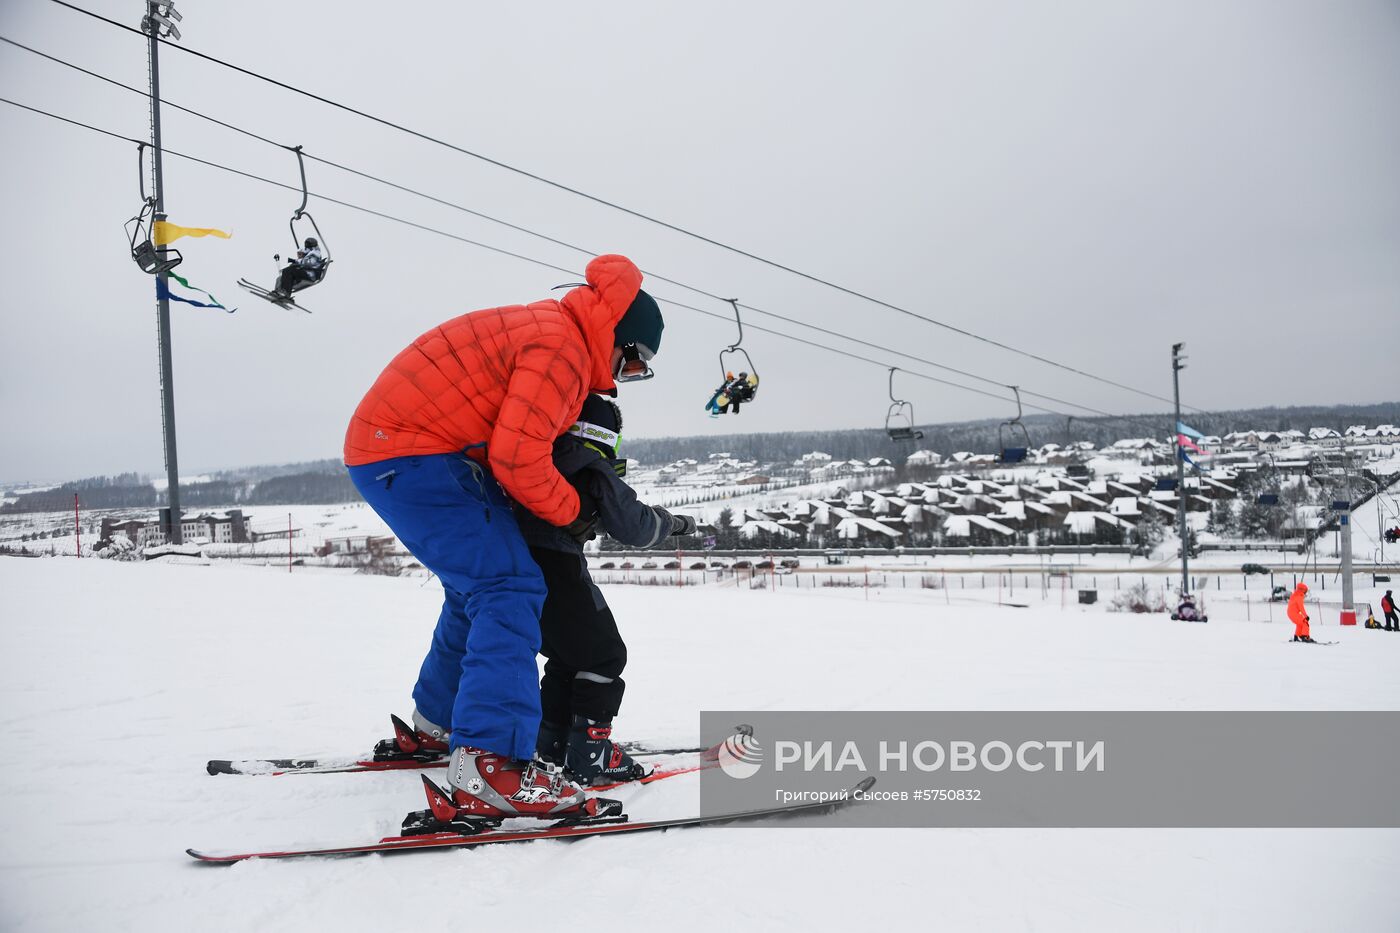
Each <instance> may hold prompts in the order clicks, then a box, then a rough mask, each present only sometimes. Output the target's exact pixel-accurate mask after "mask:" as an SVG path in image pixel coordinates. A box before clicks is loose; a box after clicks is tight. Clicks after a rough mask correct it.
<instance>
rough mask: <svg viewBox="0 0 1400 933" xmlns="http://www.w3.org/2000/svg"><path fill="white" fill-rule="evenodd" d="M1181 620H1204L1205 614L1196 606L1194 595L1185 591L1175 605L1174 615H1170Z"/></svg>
mask: <svg viewBox="0 0 1400 933" xmlns="http://www.w3.org/2000/svg"><path fill="white" fill-rule="evenodd" d="M1172 618H1174V619H1178V620H1180V621H1182V622H1205V621H1207V619H1206V617H1205V614H1204V613H1202V612H1201V611H1200V610H1199V609H1197V608H1196V597H1194V596H1192V595H1191V594H1190V593H1187V594H1186V595H1185V596H1182V597H1181V602H1180V603H1179V604H1178V605H1177V607H1176V615H1174V616H1172Z"/></svg>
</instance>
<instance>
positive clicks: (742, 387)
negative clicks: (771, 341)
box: [705, 298, 759, 418]
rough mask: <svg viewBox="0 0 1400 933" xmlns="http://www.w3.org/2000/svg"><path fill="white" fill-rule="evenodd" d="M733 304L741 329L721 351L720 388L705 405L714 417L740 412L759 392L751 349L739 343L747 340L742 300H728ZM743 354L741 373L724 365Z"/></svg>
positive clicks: (735, 320) (736, 321) (737, 322)
mask: <svg viewBox="0 0 1400 933" xmlns="http://www.w3.org/2000/svg"><path fill="white" fill-rule="evenodd" d="M725 300H726V301H728V302H729V303H730V304H731V305H733V306H734V323H735V324H736V325H737V326H738V328H739V336H738V339H736V340H735V341H734V342H733V343H732V344H730V345H729V346H728V347H726V348H724V349H723V350H721V351H719V372H720V382H719V388H718V389H716V390H715V391H714V393H713V394H712V395H711V396H710V400H709V402H708V403H706V405H705V409H706V411H708V412H709V413H710V417H711V418H716V417H719V416H720V415H721V414H726V413H731V412H732V413H734V414H738V412H739V408H740V406H741V405H745V404H747V403H749V402H752V401H753V400H754V398H755V397H756V396H757V395H758V382H759V379H758V368H757V367H756V366H754V364H753V357H751V356H749V351H747V350H745V349H744V348H743V347H742V346H740V344H742V343H743V342H744V321H743V318H742V317H741V316H740V314H739V299H737V298H727V299H725ZM735 354H738V355H741V356H743V358H744V362H745V364H747V368H746V369H740V370H739V375H738V376H735V375H734V369H732V368H731V367H729V366H727V365H726V364H725V357H727V356H733V355H735Z"/></svg>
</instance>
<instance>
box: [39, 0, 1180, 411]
mask: <svg viewBox="0 0 1400 933" xmlns="http://www.w3.org/2000/svg"><path fill="white" fill-rule="evenodd" d="M51 2H53V3H55V4H57V5H59V6H61V7H65V8H67V9H69V10H72V11H74V12H76V13H81V14H83V15H84V16H89V17H91V18H93V19H96V20H99V21H101V22H104V23H107V24H108V25H110V26H116V27H117V28H119V29H122V30H125V31H127V32H131V33H134V34H136V35H139V36H141V37H142V38H143V40H144V39H148V38H149V37H147V36H146V35H145V33H143V32H142V31H141V30H139V29H136V28H135V27H132V26H128V25H127V24H125V23H122V22H119V21H117V20H114V19H111V18H109V17H106V16H103V15H101V14H99V13H95V12H93V11H92V10H87V9H84V8H83V7H80V6H77V5H76V4H72V3H68V2H67V0H51ZM156 38H157V41H159V42H162V43H164V44H165V45H167V46H169V47H171V48H175V49H179V50H180V51H181V52H184V53H185V54H187V55H192V56H194V57H196V58H200V59H203V60H205V61H208V62H211V63H213V64H216V65H221V66H223V67H225V68H228V69H230V70H232V71H236V72H238V73H240V74H243V75H246V76H248V77H251V78H256V79H257V80H259V81H263V82H266V83H268V84H271V85H273V86H275V87H278V88H281V89H283V90H285V91H290V92H292V93H295V94H299V95H301V96H303V97H307V98H310V99H312V100H315V101H318V102H319V103H322V104H325V105H326V106H329V107H334V108H336V109H338V110H343V111H345V112H347V113H350V114H353V115H355V116H358V117H361V118H363V119H365V120H369V121H371V122H374V123H378V124H380V125H382V126H385V127H388V128H390V129H393V130H397V131H398V132H401V133H405V134H407V135H409V136H413V137H416V138H418V139H421V140H423V141H425V142H430V143H433V144H435V145H438V146H441V147H443V148H446V149H449V150H451V151H453V152H456V153H459V154H461V155H464V156H468V157H470V158H473V159H477V160H479V161H482V162H485V163H487V164H488V165H492V166H495V167H496V168H500V169H504V170H506V171H509V172H512V173H514V174H517V175H520V176H522V177H525V178H529V179H530V180H532V181H537V182H539V183H541V184H544V185H548V186H550V187H552V188H556V189H558V190H560V191H564V192H567V193H569V194H573V195H575V196H577V197H581V198H584V199H586V200H589V201H592V202H594V203H596V204H600V205H602V206H604V207H609V208H612V209H613V210H617V211H620V212H622V213H624V214H627V215H629V216H632V217H635V218H637V219H639V220H644V221H647V222H648V223H652V224H656V225H657V226H660V227H663V228H665V229H668V230H671V231H672V232H675V233H679V234H681V235H683V236H687V237H690V238H692V239H695V240H698V241H700V242H702V243H706V244H708V245H711V246H714V247H717V248H719V249H723V250H726V251H728V252H731V253H734V254H736V255H739V256H743V257H745V258H747V259H751V260H753V261H755V262H759V263H762V264H764V265H767V266H769V267H771V268H774V269H778V270H780V271H783V272H787V273H789V274H791V275H795V276H798V277H799V278H803V279H806V280H808V281H810V282H813V283H816V284H818V285H822V286H825V287H827V288H831V289H833V290H835V291H839V292H842V293H843V294H846V295H850V296H851V297H853V298H859V299H861V300H864V301H868V302H870V303H871V304H875V305H878V306H880V307H883V308H886V309H888V310H891V311H895V312H897V313H899V314H903V315H906V316H908V317H912V318H915V319H917V320H921V321H924V322H926V323H928V324H932V325H934V326H936V327H940V328H943V329H944V330H948V331H951V332H953V333H956V334H959V335H961V336H964V337H968V338H970V339H973V340H977V341H980V342H982V343H985V344H988V345H989V346H993V347H996V348H998V349H1001V350H1005V351H1007V352H1010V353H1014V354H1017V355H1019V356H1023V357H1025V358H1027V359H1032V360H1035V361H1037V362H1039V363H1044V364H1046V365H1048V366H1053V367H1055V368H1057V369H1061V370H1064V371H1066V372H1070V373H1074V374H1075V375H1079V376H1083V377H1085V378H1087V379H1092V380H1094V381H1096V382H1100V383H1103V384H1105V385H1111V386H1113V387H1115V388H1118V389H1122V390H1124V391H1127V392H1132V393H1134V394H1137V395H1141V396H1144V397H1146V398H1151V399H1154V400H1156V401H1159V402H1171V401H1172V400H1171V399H1169V398H1167V397H1166V396H1162V395H1157V394H1155V393H1152V392H1148V391H1146V390H1144V389H1139V388H1136V387H1134V386H1130V385H1126V384H1124V383H1121V382H1117V381H1115V380H1112V379H1109V378H1107V377H1104V376H1099V375H1097V374H1095V373H1091V372H1088V371H1086V370H1083V369H1080V368H1078V367H1075V366H1070V365H1069V364H1066V363H1061V362H1059V361H1057V360H1053V359H1050V358H1049V357H1045V356H1041V355H1039V354H1036V353H1032V352H1030V351H1028V350H1022V349H1020V348H1018V347H1013V346H1010V345H1009V344H1006V343H1003V342H1001V341H999V340H995V339H993V338H991V337H986V336H983V335H981V334H978V333H975V332H973V331H970V330H967V329H966V328H963V327H958V326H957V325H954V324H949V323H947V322H946V321H941V320H939V319H937V318H933V317H929V316H927V315H923V314H919V313H917V312H915V311H911V310H909V309H907V308H903V307H901V306H899V305H896V304H894V303H892V302H888V301H884V300H882V299H880V298H876V297H874V296H872V295H869V294H866V293H864V292H861V291H859V290H857V289H853V288H848V287H846V286H844V285H840V284H838V283H836V282H833V281H831V280H829V279H824V278H821V277H820V276H817V275H813V274H811V273H808V272H803V271H801V270H800V269H796V268H794V267H792V266H788V265H785V264H783V263H780V262H777V261H776V260H772V259H768V258H766V257H763V256H760V255H758V254H756V253H752V252H749V251H747V250H744V249H741V248H739V247H737V246H732V245H730V244H728V243H725V242H723V241H720V240H716V239H714V238H712V237H708V236H705V235H703V234H700V233H697V232H695V231H693V230H689V229H687V228H685V227H682V226H679V225H677V224H673V223H670V222H668V221H665V220H662V219H661V218H659V217H654V216H652V215H650V214H646V213H643V212H641V211H637V210H633V209H632V208H629V207H625V206H623V205H622V204H619V203H617V202H616V201H610V200H608V199H606V198H602V197H599V196H597V195H593V194H589V193H588V192H586V191H583V190H580V189H578V188H573V187H570V186H569V185H566V184H564V183H562V182H558V181H554V180H553V179H550V178H546V177H545V176H543V175H539V174H536V173H534V172H530V171H528V170H526V169H523V168H519V167H517V166H514V165H511V164H510V163H508V162H504V161H501V160H499V159H494V158H492V157H490V156H487V155H484V154H482V153H479V152H475V151H473V150H470V149H467V148H465V147H462V146H458V145H456V144H455V143H451V142H448V141H447V140H444V139H441V138H439V137H436V136H432V135H430V134H428V133H424V132H422V131H420V130H415V129H412V128H410V127H408V126H405V125H403V124H401V123H396V122H394V121H392V120H389V119H387V118H384V117H380V116H376V115H374V114H371V113H368V112H366V111H363V110H360V109H358V108H355V107H352V106H350V105H349V104H344V103H341V102H339V101H336V100H332V99H330V98H328V97H324V96H322V95H320V94H316V93H314V92H311V91H307V90H305V89H303V88H299V87H295V86H293V85H291V84H288V83H286V82H284V81H280V80H278V79H276V78H273V77H270V76H268V75H264V74H261V73H259V72H256V71H253V70H251V69H248V68H244V67H242V66H241V65H236V64H234V63H232V62H229V61H226V60H224V59H221V58H218V57H216V56H213V55H210V54H208V53H205V52H200V51H198V50H196V49H192V48H189V47H188V46H185V45H183V44H180V43H175V42H170V41H169V40H167V39H164V38H161V37H156ZM1192 410H1193V411H1200V409H1195V408H1193V409H1192Z"/></svg>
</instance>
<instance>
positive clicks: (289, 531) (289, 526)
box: [287, 512, 292, 573]
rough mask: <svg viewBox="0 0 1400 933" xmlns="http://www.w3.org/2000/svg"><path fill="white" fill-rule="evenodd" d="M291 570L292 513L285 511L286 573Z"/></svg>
mask: <svg viewBox="0 0 1400 933" xmlns="http://www.w3.org/2000/svg"><path fill="white" fill-rule="evenodd" d="M291 572H292V513H291V512H288V513H287V573H291Z"/></svg>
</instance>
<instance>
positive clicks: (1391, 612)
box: [1381, 590, 1400, 632]
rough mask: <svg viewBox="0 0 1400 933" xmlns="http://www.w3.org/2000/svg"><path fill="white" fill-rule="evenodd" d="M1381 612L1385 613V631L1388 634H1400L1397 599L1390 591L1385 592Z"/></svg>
mask: <svg viewBox="0 0 1400 933" xmlns="http://www.w3.org/2000/svg"><path fill="white" fill-rule="evenodd" d="M1381 612H1383V613H1385V630H1386V631H1387V632H1400V616H1397V615H1396V611H1395V597H1394V596H1392V595H1391V592H1390V590H1386V591H1385V595H1384V596H1382V597H1381Z"/></svg>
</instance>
